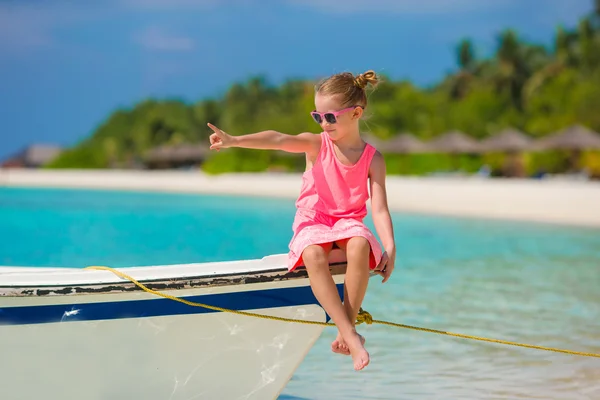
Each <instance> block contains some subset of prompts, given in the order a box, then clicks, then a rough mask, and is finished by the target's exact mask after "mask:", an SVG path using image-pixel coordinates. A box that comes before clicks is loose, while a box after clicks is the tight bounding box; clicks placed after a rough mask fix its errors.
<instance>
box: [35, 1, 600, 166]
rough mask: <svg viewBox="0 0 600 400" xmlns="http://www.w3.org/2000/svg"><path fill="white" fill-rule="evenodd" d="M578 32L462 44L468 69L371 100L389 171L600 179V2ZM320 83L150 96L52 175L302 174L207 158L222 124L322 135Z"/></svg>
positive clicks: (262, 80) (508, 35)
mask: <svg viewBox="0 0 600 400" xmlns="http://www.w3.org/2000/svg"><path fill="white" fill-rule="evenodd" d="M594 3H595V4H594V5H595V6H594V9H593V10H592V11H591V12H590V13H589V14H587V15H584V16H582V17H581V19H580V21H579V24H578V25H577V27H576V28H574V29H565V28H563V27H558V28H557V29H556V33H555V37H554V39H553V45H552V46H549V47H547V46H543V45H541V44H536V43H528V42H526V41H524V40H523V39H522V38H521V37H520V36H519V34H518V33H517V32H515V31H513V30H505V31H504V32H502V33H501V34H500V35H499V36H498V38H497V44H496V46H495V48H494V49H493V51H491V55H490V56H487V57H483V56H482V55H480V54H476V53H475V51H474V44H473V41H472V40H471V39H468V38H465V39H464V40H462V41H461V42H460V43H458V44H457V46H456V51H455V52H456V61H457V68H456V70H455V71H452V72H451V73H448V74H447V75H446V76H445V77H444V78H443V79H442V80H441V81H440V82H438V83H437V84H435V85H433V86H431V87H417V86H416V85H414V84H413V83H411V82H409V81H404V80H402V81H394V80H392V79H388V78H386V77H385V76H384V82H383V83H382V84H380V85H379V86H378V87H377V89H376V90H375V91H373V92H372V93H371V95H370V96H371V97H370V104H371V105H370V107H369V109H368V112H367V115H369V114H371V115H372V117H371V118H367V119H365V120H364V122H363V131H364V132H365V139H366V140H368V141H372V142H373V143H374V144H376V145H377V147H378V148H379V149H380V151H382V153H384V155H385V157H386V161H387V164H388V172H389V173H390V174H398V175H429V174H433V173H437V172H440V171H463V172H465V173H474V172H476V171H480V170H481V169H482V168H486V169H488V170H489V173H490V174H491V175H498V176H518V177H531V176H537V175H539V174H543V173H557V174H560V173H570V172H580V171H585V173H586V174H588V176H590V177H591V178H600V135H598V134H597V133H596V132H598V131H600V112H599V111H598V109H599V105H600V0H595V2H594ZM314 84H315V82H314V81H310V80H289V81H286V82H284V83H282V84H281V85H272V84H270V83H269V81H268V79H267V78H266V77H263V76H255V77H251V78H250V79H248V80H247V81H246V82H237V83H234V84H233V85H232V86H231V87H230V88H229V90H228V91H227V92H226V94H225V95H224V96H223V97H222V98H206V99H200V100H198V101H196V102H193V103H189V102H184V101H181V100H179V99H146V100H145V101H143V102H140V103H138V104H135V105H133V106H132V107H131V108H127V109H125V108H123V109H117V110H115V111H114V112H113V113H112V114H111V115H109V116H108V117H107V118H106V120H105V121H104V122H102V123H101V124H100V125H99V126H98V127H97V129H95V130H94V132H93V133H92V134H91V135H90V136H89V137H87V138H85V139H84V140H82V141H81V142H80V143H78V144H76V145H75V146H74V147H72V148H69V149H66V150H64V151H62V152H61V154H60V155H59V156H58V157H56V158H55V159H54V160H53V161H52V162H50V163H49V164H47V165H46V166H45V167H46V168H52V169H57V168H77V169H82V168H91V169H105V168H119V169H123V168H138V169H139V168H143V169H164V168H200V169H201V170H203V171H204V172H206V173H210V174H216V173H224V172H259V171H267V170H281V171H290V172H298V171H301V170H302V169H303V168H304V160H303V158H302V157H301V156H297V155H290V154H280V153H275V152H267V151H264V152H261V151H255V150H244V149H230V150H229V151H225V152H219V153H214V152H210V151H208V148H207V144H208V135H209V133H210V130H209V129H208V128H207V126H206V122H211V123H213V124H216V125H217V126H219V127H221V128H222V129H224V130H225V131H227V132H229V133H231V134H234V135H235V134H244V133H250V132H255V131H260V130H265V129H275V130H279V131H282V132H286V133H291V134H297V133H300V132H305V131H308V132H315V133H317V132H318V129H319V128H318V126H317V125H316V124H315V123H314V122H313V121H312V120H311V118H310V116H309V112H310V111H312V110H313V108H314V104H313V96H314Z"/></svg>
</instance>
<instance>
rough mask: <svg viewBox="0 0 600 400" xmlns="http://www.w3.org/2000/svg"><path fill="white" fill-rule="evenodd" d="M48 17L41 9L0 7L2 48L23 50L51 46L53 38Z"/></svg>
mask: <svg viewBox="0 0 600 400" xmlns="http://www.w3.org/2000/svg"><path fill="white" fill-rule="evenodd" d="M50 25H51V24H50V22H49V20H48V18H47V17H46V16H45V15H44V14H43V13H42V12H39V11H36V10H31V9H26V8H17V7H1V8H0V48H2V49H3V50H22V49H25V48H30V47H41V46H49V45H51V44H52V39H51V37H50V35H49V34H48V30H49V29H50Z"/></svg>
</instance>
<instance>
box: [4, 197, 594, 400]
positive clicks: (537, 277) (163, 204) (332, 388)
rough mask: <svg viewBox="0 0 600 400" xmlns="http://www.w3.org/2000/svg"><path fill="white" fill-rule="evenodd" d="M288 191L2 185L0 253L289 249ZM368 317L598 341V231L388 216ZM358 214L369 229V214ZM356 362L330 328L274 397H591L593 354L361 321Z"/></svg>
mask: <svg viewBox="0 0 600 400" xmlns="http://www.w3.org/2000/svg"><path fill="white" fill-rule="evenodd" d="M293 212H294V204H293V201H291V200H266V199H260V198H235V197H223V196H199V195H181V194H156V193H152V194H151V193H131V192H110V191H76V190H55V189H16V188H0V243H1V245H0V265H33V266H69V267H85V266H87V265H109V266H113V267H123V266H131V265H156V264H174V263H188V262H202V261H215V260H235V259H240V258H258V257H262V256H264V255H267V254H274V253H285V252H287V243H288V241H289V238H290V235H291V230H290V226H291V223H292V219H293ZM393 219H394V226H395V230H396V240H397V243H398V268H397V270H396V272H395V275H394V276H393V277H392V278H391V279H390V281H389V282H388V283H386V284H385V285H382V284H381V283H380V279H379V278H377V279H373V280H372V281H371V283H370V286H369V291H368V293H367V297H366V299H365V304H364V307H365V309H367V310H368V311H370V312H371V313H372V314H373V315H374V317H375V318H379V319H387V320H393V321H398V322H402V323H406V324H412V325H417V326H425V327H429V328H434V329H441V330H448V331H452V332H460V333H466V334H472V335H480V336H486V337H494V338H499V339H506V340H514V341H521V342H526V343H532V344H539V345H544V346H551V347H560V348H567V349H573V350H579V351H588V352H595V353H600V230H595V229H583V228H573V227H560V226H553V225H545V224H530V223H516V222H499V221H486V220H475V219H460V218H447V217H433V216H418V215H405V214H394V215H393ZM367 222H368V225H369V226H371V227H373V225H372V223H371V221H370V217H369V218H368V220H367ZM359 331H361V333H363V334H364V335H365V336H366V338H367V349H368V350H369V352H370V353H371V357H372V361H371V365H369V367H368V368H367V370H365V371H363V372H361V373H356V372H354V371H353V370H352V366H351V362H350V359H349V358H347V357H343V356H338V355H332V354H331V353H330V352H329V350H328V349H329V343H330V342H331V340H333V338H334V336H335V331H334V330H331V329H328V330H326V331H325V333H324V334H323V336H322V337H321V339H319V341H318V342H317V343H316V345H315V346H314V348H313V349H312V350H311V351H310V353H309V354H308V355H307V357H306V359H305V361H304V362H303V364H302V365H301V366H300V368H299V369H298V370H297V372H296V374H295V375H294V377H293V378H292V380H291V381H290V383H289V384H288V386H287V387H286V389H285V391H284V393H283V395H282V397H281V398H282V399H297V398H301V399H328V400H335V399H497V398H508V399H515V398H541V399H598V398H600V360H599V359H596V358H584V357H575V356H570V355H564V354H557V353H549V352H541V351H538V350H529V349H523V348H517V347H507V346H502V345H495V344H489V343H480V342H473V341H467V340H464V339H457V338H452V337H448V336H440V335H434V334H431V333H423V332H416V331H410V330H398V329H394V328H387V327H382V326H360V327H359Z"/></svg>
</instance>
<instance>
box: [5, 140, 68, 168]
mask: <svg viewBox="0 0 600 400" xmlns="http://www.w3.org/2000/svg"><path fill="white" fill-rule="evenodd" d="M62 150H63V149H62V148H61V147H59V146H55V145H47V144H33V145H30V146H27V147H26V148H25V149H23V150H21V151H20V152H18V153H16V154H14V155H12V156H10V157H9V158H8V159H7V160H6V161H5V162H4V163H3V164H17V165H22V166H24V167H41V166H43V165H45V164H47V163H49V162H51V161H52V160H54V159H55V158H56V157H57V156H58V155H59V154H60V153H61V152H62Z"/></svg>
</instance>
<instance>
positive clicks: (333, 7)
mask: <svg viewBox="0 0 600 400" xmlns="http://www.w3.org/2000/svg"><path fill="white" fill-rule="evenodd" d="M287 1H288V3H291V4H295V5H299V6H309V7H314V8H317V9H319V10H321V11H326V12H330V13H338V14H350V13H364V12H369V13H376V12H391V13H397V14H449V13H457V12H466V11H473V10H478V9H482V8H484V9H490V8H498V7H500V6H504V5H507V4H513V3H515V2H516V1H517V0H494V1H486V0H371V1H365V0H346V1H343V2H342V1H339V0H287Z"/></svg>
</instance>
